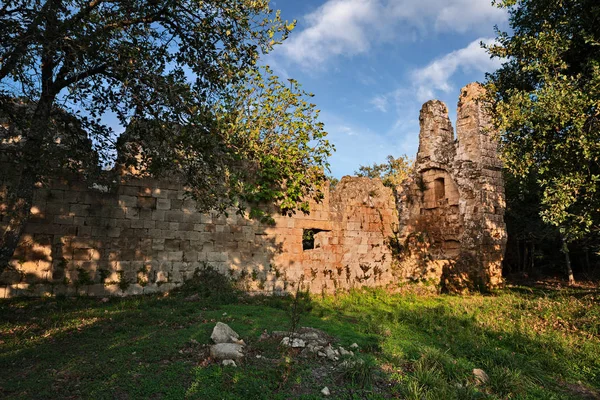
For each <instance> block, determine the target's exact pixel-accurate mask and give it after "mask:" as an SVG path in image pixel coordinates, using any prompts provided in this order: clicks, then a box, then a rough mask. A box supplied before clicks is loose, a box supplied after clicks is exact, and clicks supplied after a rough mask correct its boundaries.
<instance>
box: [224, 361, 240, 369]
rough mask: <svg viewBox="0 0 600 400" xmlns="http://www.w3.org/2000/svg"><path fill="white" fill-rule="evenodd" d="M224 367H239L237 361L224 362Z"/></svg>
mask: <svg viewBox="0 0 600 400" xmlns="http://www.w3.org/2000/svg"><path fill="white" fill-rule="evenodd" d="M223 366H224V367H237V365H236V364H235V361H233V360H223Z"/></svg>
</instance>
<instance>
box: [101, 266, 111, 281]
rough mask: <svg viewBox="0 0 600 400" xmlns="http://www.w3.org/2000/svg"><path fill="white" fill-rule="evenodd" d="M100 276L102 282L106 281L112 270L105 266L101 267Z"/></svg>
mask: <svg viewBox="0 0 600 400" xmlns="http://www.w3.org/2000/svg"><path fill="white" fill-rule="evenodd" d="M98 276H99V277H100V283H105V282H106V280H107V279H108V277H109V276H110V271H109V270H107V269H105V268H100V269H99V270H98Z"/></svg>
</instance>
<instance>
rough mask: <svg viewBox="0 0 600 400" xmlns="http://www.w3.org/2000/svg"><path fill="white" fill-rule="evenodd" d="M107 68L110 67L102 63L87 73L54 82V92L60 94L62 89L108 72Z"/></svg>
mask: <svg viewBox="0 0 600 400" xmlns="http://www.w3.org/2000/svg"><path fill="white" fill-rule="evenodd" d="M107 67H108V64H107V63H102V64H100V65H97V66H95V67H92V68H90V69H88V70H86V71H83V72H80V73H78V74H75V75H71V76H68V77H67V76H65V77H64V78H61V79H57V80H56V82H54V87H53V89H54V92H55V93H58V92H60V91H61V90H62V89H64V88H66V87H67V86H69V85H72V84H74V83H77V82H79V81H81V80H83V79H87V78H89V77H90V76H94V75H98V74H101V73H102V72H104V71H105V70H106V68H107Z"/></svg>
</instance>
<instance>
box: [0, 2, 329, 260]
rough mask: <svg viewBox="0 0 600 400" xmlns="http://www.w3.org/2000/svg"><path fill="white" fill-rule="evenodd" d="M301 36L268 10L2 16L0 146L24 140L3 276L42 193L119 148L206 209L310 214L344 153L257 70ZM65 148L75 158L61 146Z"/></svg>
mask: <svg viewBox="0 0 600 400" xmlns="http://www.w3.org/2000/svg"><path fill="white" fill-rule="evenodd" d="M294 25H295V22H291V23H290V22H288V21H284V20H282V19H281V16H280V13H279V12H278V11H273V10H271V9H270V2H269V0H205V1H193V0H152V1H139V0H123V1H109V0H92V1H90V0H86V1H83V0H64V1H63V0H45V1H37V0H16V1H11V2H3V3H1V4H0V119H1V120H2V124H1V125H0V140H1V141H2V143H7V142H11V143H12V142H14V141H11V140H12V139H14V138H16V137H18V141H19V143H20V145H19V146H17V147H14V148H13V150H14V149H16V150H14V151H13V152H12V156H11V157H3V159H9V160H10V162H12V163H13V164H14V168H17V169H18V170H19V171H20V174H19V175H18V179H17V182H14V184H12V185H11V193H10V195H9V197H8V205H7V208H6V209H7V210H9V211H10V212H9V213H8V214H7V215H6V216H5V215H2V217H3V225H2V227H1V228H2V229H1V231H2V239H1V241H0V272H1V270H2V269H3V268H4V267H5V266H6V265H7V263H8V261H9V260H10V257H11V256H12V253H13V252H14V249H15V248H16V245H17V242H18V240H19V237H20V235H21V233H22V231H23V228H24V226H25V225H26V223H27V220H28V218H29V210H30V208H31V204H32V198H33V188H34V187H35V185H36V184H37V183H38V182H43V181H46V180H48V179H51V178H52V177H53V176H56V174H57V173H59V174H60V173H61V171H62V170H63V166H64V165H71V166H75V167H76V168H75V169H78V168H79V167H81V166H84V165H86V166H88V165H89V164H95V165H90V166H89V167H90V168H92V169H93V167H94V166H95V167H96V169H97V167H98V164H100V165H103V166H109V165H111V164H112V163H113V162H114V157H115V153H116V150H117V146H118V147H120V149H121V150H125V151H124V152H123V154H121V157H122V159H121V160H120V161H123V162H125V163H127V164H130V165H131V166H134V167H135V168H136V169H138V170H139V171H140V172H141V173H145V174H149V175H151V176H156V177H159V176H171V174H172V173H174V172H176V173H178V174H179V175H180V176H182V177H183V178H184V180H185V182H184V183H185V184H186V185H187V186H188V187H189V189H190V193H191V194H192V196H193V197H194V198H195V199H196V200H198V202H199V206H200V208H201V209H204V210H206V209H218V210H221V211H223V210H224V209H225V208H227V207H228V206H231V205H236V206H238V207H239V208H240V209H243V208H244V203H248V204H250V205H251V206H257V205H259V204H263V203H268V202H278V203H279V204H280V205H281V207H283V209H284V211H285V212H292V211H293V210H294V209H300V210H302V211H307V203H306V200H307V199H308V198H309V197H313V198H319V197H320V196H321V194H320V189H321V187H322V183H323V174H324V172H325V170H326V169H327V166H328V165H327V161H326V157H327V155H329V153H330V152H331V151H332V147H331V146H330V145H329V143H328V142H327V141H326V140H325V139H324V137H325V132H324V131H323V127H322V124H320V123H319V122H318V121H317V114H318V113H317V112H316V110H315V106H314V105H312V104H310V103H308V102H307V101H306V96H305V94H304V93H303V92H301V91H300V90H299V88H298V85H297V84H296V83H295V82H291V85H290V86H289V87H287V86H284V85H283V84H281V83H280V82H279V81H278V80H277V78H275V77H272V76H271V75H270V72H268V71H266V74H267V75H268V76H269V77H268V78H267V79H266V80H265V81H264V82H263V81H261V79H262V77H261V75H260V73H259V69H258V67H257V65H258V60H259V57H260V56H261V55H262V54H265V53H267V52H269V51H270V50H271V49H272V48H273V46H275V45H277V44H279V43H281V42H282V41H283V40H285V39H286V38H287V36H288V34H289V33H290V31H291V30H292V29H293V28H294ZM15 110H19V111H18V112H15ZM64 115H66V116H68V118H67V117H62V116H64ZM57 116H61V117H60V118H57ZM115 119H116V121H115ZM65 120H69V121H73V123H71V124H70V126H69V129H67V130H64V129H63V130H62V131H61V129H62V126H61V125H60V124H62V121H65ZM117 124H119V125H121V126H122V127H125V128H126V133H125V134H124V135H123V137H121V138H119V135H118V134H117V133H116V132H114V131H113V128H114V127H115V125H117ZM59 132H62V133H59ZM57 135H58V136H60V137H61V140H64V142H65V143H70V144H71V146H64V147H60V146H58V147H57V146H55V143H56V137H57ZM74 137H77V138H78V139H77V140H73V139H72V138H74ZM117 138H118V140H117ZM117 141H118V142H119V143H117ZM136 143H137V144H139V146H136V145H135V144H136ZM90 145H91V146H92V147H93V150H94V154H95V155H97V157H98V161H97V162H92V163H90V162H89V161H90V159H91V158H94V157H96V156H94V157H91V158H90V152H89V151H88V150H89V147H90ZM81 149H83V150H84V151H79V150H81ZM73 150H77V151H73ZM3 151H4V149H3ZM78 158H79V160H78ZM88 176H91V175H88ZM256 209H258V208H256ZM259 214H260V213H259Z"/></svg>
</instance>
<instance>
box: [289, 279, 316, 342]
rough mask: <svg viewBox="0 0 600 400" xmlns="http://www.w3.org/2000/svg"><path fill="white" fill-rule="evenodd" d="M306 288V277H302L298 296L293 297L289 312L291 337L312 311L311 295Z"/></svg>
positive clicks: (297, 291) (297, 289) (297, 292)
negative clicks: (302, 319) (305, 316)
mask: <svg viewBox="0 0 600 400" xmlns="http://www.w3.org/2000/svg"><path fill="white" fill-rule="evenodd" d="M303 288H304V276H301V277H300V281H299V283H298V286H297V287H296V294H295V295H294V296H293V297H292V303H291V304H290V308H289V311H288V317H289V319H290V328H289V332H290V336H293V335H294V332H296V330H297V329H298V324H299V323H300V319H301V318H302V316H303V315H305V314H308V313H309V312H310V311H311V310H312V301H311V299H310V293H309V292H308V290H303Z"/></svg>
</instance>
